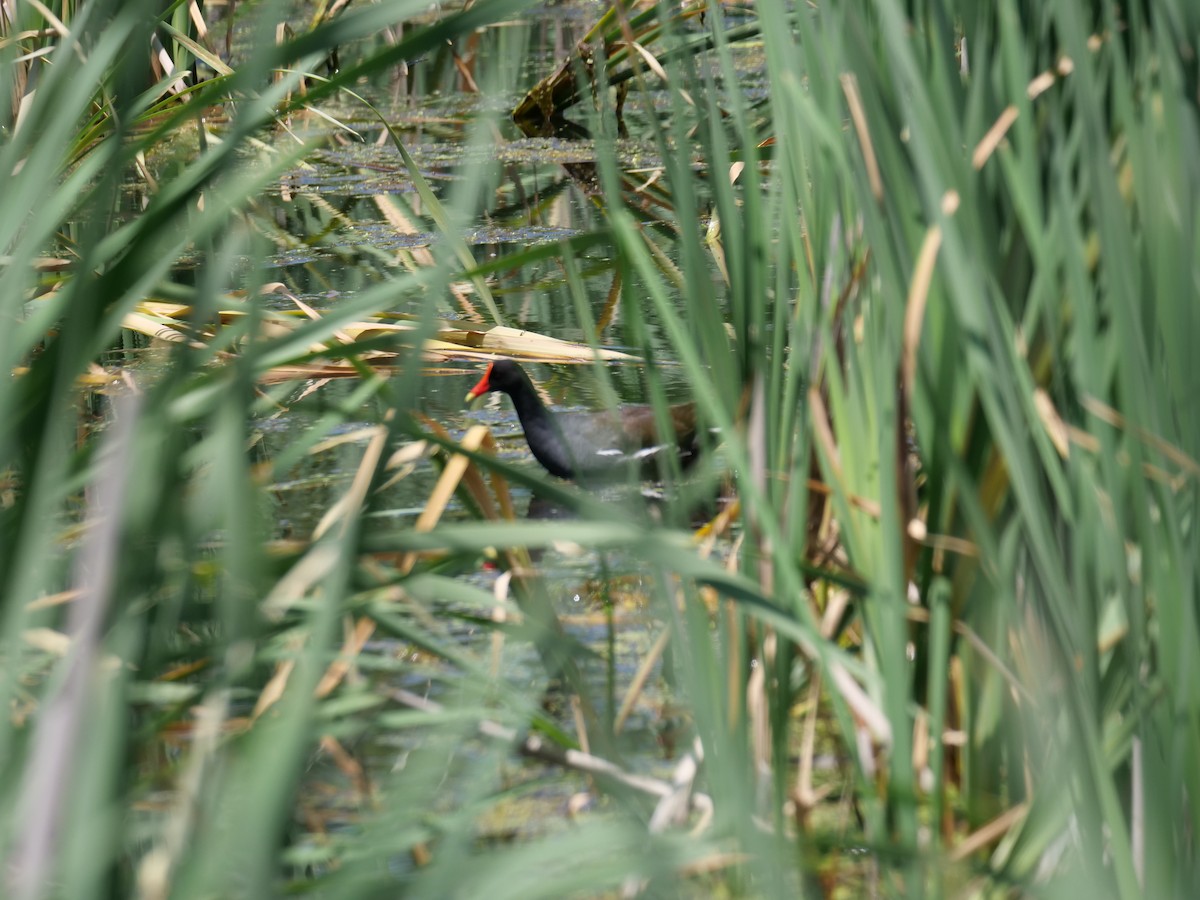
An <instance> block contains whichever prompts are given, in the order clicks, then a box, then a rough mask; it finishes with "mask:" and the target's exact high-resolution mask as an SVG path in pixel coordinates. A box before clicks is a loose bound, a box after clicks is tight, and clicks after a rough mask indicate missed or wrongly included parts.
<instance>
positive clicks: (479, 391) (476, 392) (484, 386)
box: [467, 363, 492, 403]
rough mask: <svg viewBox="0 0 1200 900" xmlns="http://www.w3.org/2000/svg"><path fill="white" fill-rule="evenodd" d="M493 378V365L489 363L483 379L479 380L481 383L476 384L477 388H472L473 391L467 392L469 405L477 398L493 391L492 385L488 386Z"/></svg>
mask: <svg viewBox="0 0 1200 900" xmlns="http://www.w3.org/2000/svg"><path fill="white" fill-rule="evenodd" d="M491 377H492V364H491V363H488V367H487V369H486V370H484V373H483V377H482V378H480V379H479V383H478V384H476V385H475V387H473V388H471V390H470V391H468V392H467V402H468V403H470V402H471V401H472V400H474V399H475V398H476V397H482V396H483V395H484V394H486V393H488V392H489V391H490V390H491V389H492V386H491V385H490V384H488V379H489V378H491Z"/></svg>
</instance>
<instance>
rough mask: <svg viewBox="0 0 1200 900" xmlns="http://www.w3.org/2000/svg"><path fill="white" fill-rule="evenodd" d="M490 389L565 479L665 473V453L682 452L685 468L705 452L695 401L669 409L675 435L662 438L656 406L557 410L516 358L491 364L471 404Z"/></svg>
mask: <svg viewBox="0 0 1200 900" xmlns="http://www.w3.org/2000/svg"><path fill="white" fill-rule="evenodd" d="M490 391H501V392H502V393H505V394H508V396H509V397H511V398H512V402H513V406H514V407H516V410H517V418H519V419H520V420H521V427H522V428H523V429H524V430H525V440H526V442H527V443H528V444H529V449H530V450H532V451H533V455H534V458H535V459H537V461H538V462H540V463H541V464H542V465H543V466H545V467H546V470H547V471H548V472H549V473H550V474H551V475H556V476H558V477H559V478H575V479H579V478H584V479H590V478H599V477H612V476H614V475H620V474H621V473H622V472H627V471H629V469H630V468H631V467H636V468H637V469H638V470H640V471H641V472H642V473H643V474H647V475H653V474H654V473H656V472H658V471H661V466H662V463H663V459H662V454H664V453H668V452H674V453H676V454H677V455H678V458H679V462H680V465H681V466H683V467H684V468H686V467H687V466H689V465H691V464H692V463H693V462H695V460H696V457H697V455H698V453H699V446H698V444H697V441H696V406H695V404H693V403H681V404H679V405H678V406H670V407H667V414H668V416H669V418H670V425H671V434H670V437H669V439H660V438H659V436H658V429H657V428H656V427H655V420H654V408H653V407H650V406H622V407H620V408H619V409H618V410H616V411H615V412H572V413H561V412H560V413H556V412H551V411H550V410H548V409H547V408H546V407H545V405H544V404H543V403H542V400H541V398H540V397H539V396H538V394H537V391H536V390H534V387H533V382H531V381H530V380H529V376H528V375H526V374H525V371H524V370H523V369H522V368H521V367H520V366H519V365H517V364H516V363H515V362H512V361H511V360H507V359H500V360H496V361H495V362H493V363H491V364H490V365H488V367H487V371H485V372H484V373H483V377H482V378H480V379H479V383H478V384H477V385H475V387H473V388H471V391H470V393H469V394H467V401H468V402H470V401H471V400H474V399H475V398H476V397H479V396H482V395H483V394H486V393H489V392H490Z"/></svg>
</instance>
